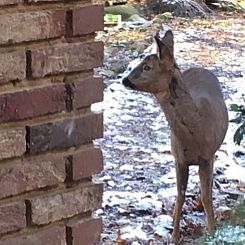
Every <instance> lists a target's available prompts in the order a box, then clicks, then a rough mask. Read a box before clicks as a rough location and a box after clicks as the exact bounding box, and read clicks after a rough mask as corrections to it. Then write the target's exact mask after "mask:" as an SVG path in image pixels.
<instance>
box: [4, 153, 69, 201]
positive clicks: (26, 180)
mask: <svg viewBox="0 0 245 245" xmlns="http://www.w3.org/2000/svg"><path fill="white" fill-rule="evenodd" d="M0 180H1V189H0V198H5V197H8V196H12V195H16V194H20V193H23V192H26V191H31V190H36V189H40V188H44V187H50V186H54V185H58V184H59V183H61V182H64V180H65V159H64V158H63V157H62V156H52V155H48V156H45V157H42V158H37V159H28V160H27V159H25V160H22V161H21V160H18V161H15V162H14V163H12V164H8V165H5V166H3V167H2V168H0Z"/></svg>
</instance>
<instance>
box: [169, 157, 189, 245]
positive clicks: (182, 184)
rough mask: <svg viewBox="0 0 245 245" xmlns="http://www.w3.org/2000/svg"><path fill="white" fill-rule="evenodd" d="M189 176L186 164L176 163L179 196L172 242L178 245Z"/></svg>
mask: <svg viewBox="0 0 245 245" xmlns="http://www.w3.org/2000/svg"><path fill="white" fill-rule="evenodd" d="M188 176H189V167H188V165H185V164H179V163H178V162H176V177H177V191H178V195H177V198H176V202H175V206H174V230H173V234H172V242H173V243H174V244H178V241H179V238H180V224H179V223H180V218H181V212H182V207H183V204H184V202H185V192H186V189H187V183H188Z"/></svg>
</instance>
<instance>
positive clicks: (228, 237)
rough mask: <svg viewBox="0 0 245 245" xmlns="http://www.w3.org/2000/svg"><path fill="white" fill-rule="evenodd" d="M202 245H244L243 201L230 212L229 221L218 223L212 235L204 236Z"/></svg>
mask: <svg viewBox="0 0 245 245" xmlns="http://www.w3.org/2000/svg"><path fill="white" fill-rule="evenodd" d="M202 244H204V245H244V244H245V200H243V201H241V203H239V204H238V205H237V206H236V207H234V209H233V211H232V217H231V220H229V221H225V222H223V223H220V224H219V225H218V227H217V229H216V231H215V232H214V233H213V234H206V235H205V236H204V238H203V242H202Z"/></svg>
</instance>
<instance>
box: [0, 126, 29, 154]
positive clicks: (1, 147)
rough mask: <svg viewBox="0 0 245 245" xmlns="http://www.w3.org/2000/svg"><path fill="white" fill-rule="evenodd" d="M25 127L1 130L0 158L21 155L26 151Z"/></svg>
mask: <svg viewBox="0 0 245 245" xmlns="http://www.w3.org/2000/svg"><path fill="white" fill-rule="evenodd" d="M25 137H26V131H25V128H14V129H2V130H1V131H0V159H4V158H10V157H17V156H21V155H23V154H24V153H25V151H26V139H25Z"/></svg>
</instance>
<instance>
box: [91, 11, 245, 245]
mask: <svg viewBox="0 0 245 245" xmlns="http://www.w3.org/2000/svg"><path fill="white" fill-rule="evenodd" d="M158 28H159V22H158V21H156V20H155V22H154V23H150V25H149V26H148V27H145V28H143V29H140V30H139V29H135V30H132V29H130V28H128V27H127V28H122V29H120V30H118V31H115V30H110V32H108V33H101V34H100V37H99V38H100V39H103V40H104V41H105V45H106V46H105V67H104V68H103V69H102V70H100V71H98V72H99V73H100V74H104V75H106V76H107V77H108V78H107V79H106V80H105V94H104V102H103V103H99V104H96V105H94V106H93V110H101V109H102V110H103V111H104V138H103V139H100V140H97V141H96V143H98V144H100V145H101V147H102V150H103V154H104V171H103V172H102V173H101V174H100V175H98V176H95V179H96V180H99V181H103V182H104V188H105V192H104V203H103V208H102V209H101V210H99V211H98V212H97V214H98V215H99V216H101V217H102V218H103V222H104V230H103V233H102V241H101V244H110V245H111V244H117V243H116V239H117V237H118V234H117V232H118V230H119V229H120V230H121V233H122V237H123V238H124V239H125V240H126V241H127V242H128V244H134V245H136V244H169V238H170V234H171V231H172V218H171V217H172V211H173V204H174V201H175V197H176V183H175V170H174V160H173V157H172V156H171V151H170V145H169V128H168V125H167V123H166V120H165V116H164V114H163V113H162V111H161V109H160V107H159V106H158V104H157V103H156V100H155V99H154V98H153V97H152V96H151V95H149V94H143V93H139V92H136V91H130V90H127V89H125V88H124V87H123V86H122V85H121V79H120V78H118V79H116V74H117V72H118V71H122V69H121V67H122V66H123V65H124V64H128V63H129V62H130V61H132V60H133V59H134V58H136V57H139V56H140V55H141V54H142V53H143V50H144V49H145V48H146V47H148V46H149V45H150V44H151V43H152V34H153V33H154V31H155V30H156V29H158ZM170 28H171V29H172V30H173V31H174V34H175V56H176V60H177V63H178V64H179V66H180V67H181V68H182V69H186V68H188V67H191V66H203V67H206V68H208V69H210V70H212V71H213V72H214V73H215V74H216V75H217V76H218V77H219V79H220V82H221V85H222V89H223V92H224V97H225V100H226V103H227V106H229V105H230V104H232V103H239V104H244V100H245V89H244V87H245V85H244V82H245V81H244V80H245V78H244V76H245V59H244V57H245V20H244V18H242V16H239V17H232V16H230V17H229V16H226V17H219V18H217V17H216V18H210V19H196V20H185V19H174V20H169V21H167V23H166V24H164V25H163V29H165V30H167V29H170ZM115 64H116V65H117V67H115ZM113 66H114V67H113ZM120 69H121V70H120ZM112 78H114V79H112ZM233 116H234V114H231V113H230V117H231V118H232V117H233ZM207 126H208V125H207ZM236 127H237V126H236V125H233V124H230V126H229V131H228V134H227V137H226V139H225V141H224V143H223V145H222V147H221V149H220V150H219V151H218V152H217V154H216V158H217V159H216V162H215V169H214V190H213V192H214V206H215V212H216V215H217V219H218V220H219V219H222V218H225V216H226V215H227V214H228V216H229V208H230V207H233V206H234V205H235V204H236V203H237V202H238V201H239V199H242V198H244V195H245V185H244V183H245V148H244V145H242V146H240V147H238V146H235V145H234V143H233V140H232V137H233V133H234V131H235V129H236ZM190 174H191V178H190V180H189V184H188V191H187V200H186V203H185V205H184V209H183V219H182V223H181V225H182V233H183V235H184V240H183V244H201V243H200V242H199V241H196V243H195V242H194V240H193V239H195V238H197V237H200V235H201V234H202V232H203V231H204V230H205V227H206V225H205V216H204V214H203V212H202V210H201V209H202V208H201V207H200V205H198V196H199V182H198V176H197V168H195V167H191V169H190ZM244 243H245V241H244ZM118 244H119V243H118Z"/></svg>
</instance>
